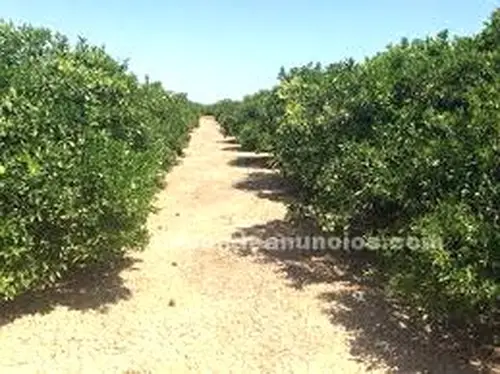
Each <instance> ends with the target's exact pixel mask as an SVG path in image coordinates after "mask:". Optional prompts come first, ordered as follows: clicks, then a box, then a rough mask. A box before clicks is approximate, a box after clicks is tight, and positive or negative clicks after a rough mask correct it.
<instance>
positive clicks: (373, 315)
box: [232, 162, 482, 374]
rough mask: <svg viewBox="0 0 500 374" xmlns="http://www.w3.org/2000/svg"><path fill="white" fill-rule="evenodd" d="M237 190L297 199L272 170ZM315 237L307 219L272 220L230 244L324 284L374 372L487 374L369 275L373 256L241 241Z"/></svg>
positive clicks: (328, 304)
mask: <svg viewBox="0 0 500 374" xmlns="http://www.w3.org/2000/svg"><path fill="white" fill-rule="evenodd" d="M233 164H234V165H236V164H238V162H233ZM234 187H235V188H237V189H240V190H245V191H249V192H251V193H254V194H256V195H257V196H259V197H262V198H266V199H271V200H274V201H288V202H291V201H293V196H294V195H295V193H294V191H293V190H292V189H291V188H290V187H289V185H288V183H286V181H284V180H283V179H282V178H281V177H280V176H279V175H278V174H277V173H274V172H270V171H267V172H264V171H259V172H251V173H249V174H248V176H247V178H246V179H245V180H243V181H240V182H238V183H236V184H235V185H234ZM318 233H319V230H318V229H317V228H316V227H315V226H314V224H313V223H311V222H308V221H306V220H302V221H296V220H295V221H294V223H293V224H292V223H291V222H290V221H289V220H288V219H286V218H285V219H283V220H273V221H269V222H266V223H264V224H260V225H254V226H251V227H241V228H239V229H238V230H236V231H235V232H234V233H233V239H235V241H236V242H240V245H238V244H235V245H234V248H232V250H234V251H235V252H237V253H238V254H240V255H243V256H252V257H253V260H255V261H257V262H261V263H273V264H276V265H278V269H279V270H278V271H279V273H280V275H281V276H282V277H283V278H285V279H286V281H287V282H288V283H289V285H290V287H293V288H295V289H297V290H300V289H302V288H304V287H307V286H308V285H314V284H326V285H327V290H328V291H327V292H323V293H321V294H318V298H320V299H321V300H322V301H323V305H324V313H325V314H326V315H327V316H328V318H329V319H330V321H331V323H332V324H335V325H342V326H343V327H344V328H345V329H347V331H348V332H349V333H352V334H353V339H352V340H351V341H350V353H351V354H352V356H353V357H354V358H355V359H358V360H360V361H363V362H371V363H372V366H373V367H377V366H378V364H380V363H385V364H387V365H389V366H390V367H391V368H393V371H392V372H395V373H439V374H441V373H450V374H451V373H454V374H455V373H479V372H482V371H481V370H479V368H477V367H473V365H471V364H469V362H468V360H467V359H466V358H467V357H468V355H469V352H464V350H463V346H462V345H460V344H456V340H455V339H453V337H452V336H451V335H450V336H446V334H442V333H435V332H429V331H428V330H427V329H426V326H425V325H424V324H423V323H422V322H418V321H414V320H412V319H411V318H410V317H409V313H407V312H405V310H404V308H403V307H402V306H400V305H399V304H398V303H397V302H396V301H394V300H389V299H388V298H387V295H386V294H385V292H384V290H383V284H381V283H380V281H378V280H376V279H374V278H373V277H368V276H366V274H367V273H366V272H367V271H370V269H372V268H373V266H375V264H376V257H375V256H374V254H373V253H371V252H362V251H357V252H344V251H326V250H323V251H304V250H300V249H297V247H296V248H295V249H292V250H285V251H283V250H270V249H269V247H268V248H264V246H263V245H261V246H259V248H253V249H250V248H247V247H246V246H245V245H241V240H242V239H243V243H245V242H246V241H247V240H252V239H256V240H257V242H258V243H263V242H266V241H267V243H269V239H270V238H274V239H276V238H280V237H281V238H283V237H286V238H293V237H296V236H300V237H302V238H304V237H307V236H315V235H318ZM252 242H255V241H253V240H252ZM255 249H257V250H255ZM332 344H333V342H332Z"/></svg>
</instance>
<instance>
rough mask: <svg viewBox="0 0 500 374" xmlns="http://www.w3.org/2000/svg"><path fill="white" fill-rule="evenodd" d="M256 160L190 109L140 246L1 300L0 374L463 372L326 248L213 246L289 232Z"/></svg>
mask: <svg viewBox="0 0 500 374" xmlns="http://www.w3.org/2000/svg"><path fill="white" fill-rule="evenodd" d="M265 161H266V158H265V156H262V155H255V154H252V153H244V152H240V151H239V150H238V146H237V145H236V144H234V142H232V141H231V140H230V139H229V140H228V139H224V137H223V136H222V135H221V134H220V132H219V130H218V127H217V124H216V123H214V122H213V121H212V120H210V119H206V118H205V119H202V120H201V125H200V127H199V128H198V129H197V130H196V131H195V132H194V133H193V136H192V139H191V142H190V145H189V147H188V149H187V150H186V155H185V158H183V159H182V161H181V162H180V164H179V165H178V166H176V167H175V168H174V169H173V170H172V172H171V173H170V174H169V175H168V177H167V181H166V182H167V186H166V188H165V190H164V191H163V192H161V193H160V194H159V196H158V200H157V206H158V208H159V211H158V212H157V213H156V214H154V215H152V216H151V219H150V222H149V225H150V228H151V232H152V239H151V243H150V245H149V247H148V249H147V250H146V251H144V252H142V253H134V254H131V255H130V257H129V258H127V259H125V260H124V261H123V263H121V264H119V266H117V267H116V268H115V269H108V270H107V271H102V272H100V273H97V274H84V275H82V276H80V277H79V278H78V279H74V280H72V281H70V282H68V283H67V284H65V285H61V286H60V287H58V288H56V289H53V290H49V291H45V292H41V293H38V294H34V295H29V296H27V297H24V298H23V299H22V300H18V301H16V302H15V303H13V304H12V305H10V304H9V305H6V306H4V307H3V308H4V310H2V311H0V373H5V374H10V373H47V374H58V373H125V372H130V373H132V372H137V373H142V372H144V373H148V372H150V373H189V372H192V373H246V374H250V373H364V372H381V373H383V372H401V373H417V372H432V373H460V372H466V371H465V369H463V370H462V369H460V368H459V366H458V364H457V361H456V360H451V359H450V358H449V357H448V356H447V355H445V354H444V353H443V352H440V351H439V350H437V349H436V347H435V346H433V345H432V344H430V343H428V342H426V341H425V340H423V339H420V338H419V335H418V334H417V333H415V332H411V329H409V328H406V326H405V325H404V323H403V322H401V320H400V319H399V320H398V319H397V318H395V317H394V316H393V315H392V314H391V313H390V311H389V309H388V308H387V306H386V304H385V302H384V301H383V299H381V298H380V297H378V296H377V294H376V293H375V292H372V291H370V288H369V287H368V288H367V287H366V286H362V285H360V284H359V283H358V282H357V280H356V277H355V273H354V272H349V271H346V270H345V268H344V267H342V266H341V262H336V261H337V260H335V258H331V259H330V260H328V261H326V260H325V257H319V256H317V257H314V256H312V255H308V256H303V255H298V254H294V253H266V252H258V253H253V252H247V253H245V251H238V250H236V249H235V248H234V246H233V245H222V244H224V243H226V244H227V243H228V242H229V241H230V240H233V239H234V238H237V237H238V236H240V237H241V236H244V237H252V238H266V237H269V236H272V235H277V234H286V233H290V230H291V228H290V226H289V225H288V224H287V223H286V222H285V213H286V208H285V200H286V199H287V198H288V197H287V191H286V187H287V186H286V185H284V182H283V181H281V180H280V179H279V177H278V176H277V175H276V174H274V173H273V172H272V171H270V170H268V169H267V168H266V162H265ZM452 362H453V363H454V364H453V365H452Z"/></svg>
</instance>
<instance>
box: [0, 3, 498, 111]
mask: <svg viewBox="0 0 500 374" xmlns="http://www.w3.org/2000/svg"><path fill="white" fill-rule="evenodd" d="M498 6H500V0H344V1H340V0H302V1H295V0H288V1H284V0H233V1H229V0H224V1H223V0H211V1H209V0H206V1H202V0H175V1H174V0H163V1H161V0H141V1H138V0H121V1H120V0H86V1H82V0H38V1H36V0H1V1H0V18H3V19H5V20H12V21H14V22H28V23H31V24H33V25H37V26H46V27H50V28H52V29H55V30H58V31H60V32H62V33H64V34H66V35H67V36H69V37H70V38H71V39H72V40H76V36H77V35H81V36H84V37H85V38H87V39H88V40H89V42H91V43H92V44H98V45H103V44H104V45H105V46H106V49H107V51H108V52H109V53H110V54H111V55H113V56H114V57H115V58H118V59H121V60H122V59H129V60H130V63H129V66H130V69H131V70H132V71H133V72H134V73H136V74H137V75H139V76H141V77H142V76H143V75H144V74H146V73H147V74H149V75H150V77H151V79H153V80H160V81H162V82H163V84H164V86H165V88H167V89H170V90H174V91H180V92H186V93H188V96H189V98H190V99H192V100H195V101H198V102H202V103H211V102H214V101H216V100H219V99H222V98H226V97H229V98H234V99H238V98H241V97H242V96H243V95H244V94H248V93H252V92H254V91H257V90H258V89H261V88H269V87H271V86H272V85H273V84H274V83H275V82H276V77H277V74H278V71H279V68H280V67H281V66H284V67H285V68H288V67H292V66H297V65H302V64H306V63H308V62H310V61H314V62H316V61H319V62H322V63H329V62H334V61H337V60H340V59H343V58H346V57H354V58H355V59H361V58H363V57H365V56H369V55H372V54H374V53H375V52H377V51H379V50H381V49H384V48H385V46H386V45H387V44H389V43H391V42H398V41H399V40H400V38H401V37H403V36H407V37H409V38H414V37H425V36H426V35H429V34H435V33H436V32H439V31H441V30H443V29H445V28H447V29H449V30H450V32H451V33H452V34H459V35H465V34H471V33H475V32H477V31H479V30H480V28H481V27H482V24H483V22H484V21H486V19H487V18H488V17H489V15H490V13H491V12H492V11H493V9H494V8H495V7H498Z"/></svg>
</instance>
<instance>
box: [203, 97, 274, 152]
mask: <svg viewBox="0 0 500 374" xmlns="http://www.w3.org/2000/svg"><path fill="white" fill-rule="evenodd" d="M276 92H277V87H275V88H274V89H273V90H262V91H259V92H257V93H256V94H253V95H249V96H246V97H245V98H244V99H243V100H242V101H241V102H237V101H231V100H223V101H221V102H219V103H217V104H215V106H214V109H213V113H214V114H215V117H216V118H217V120H218V122H219V124H220V125H221V127H222V130H223V133H224V134H225V135H226V136H234V137H236V138H237V139H238V141H239V142H240V143H241V146H242V148H243V149H244V150H248V151H259V152H268V151H270V150H271V149H272V148H273V139H274V134H275V132H276V129H277V127H278V122H279V120H280V118H281V117H282V115H283V113H282V112H283V111H282V108H283V106H282V105H281V100H280V99H279V97H278V96H277V95H276Z"/></svg>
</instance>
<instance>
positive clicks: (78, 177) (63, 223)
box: [0, 23, 200, 298]
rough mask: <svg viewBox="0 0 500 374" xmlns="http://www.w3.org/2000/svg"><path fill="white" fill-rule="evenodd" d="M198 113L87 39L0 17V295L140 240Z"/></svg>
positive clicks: (102, 258)
mask: <svg viewBox="0 0 500 374" xmlns="http://www.w3.org/2000/svg"><path fill="white" fill-rule="evenodd" d="M199 110H200V108H199V107H196V106H193V105H192V104H191V103H189V102H188V100H187V98H186V97H185V96H184V95H180V94H173V93H168V92H166V91H165V90H164V89H163V88H162V87H161V84H159V83H146V84H141V83H140V82H139V81H138V80H137V78H136V77H135V76H133V75H132V74H130V73H129V72H128V71H127V67H126V66H125V65H124V64H120V63H118V62H116V61H115V60H113V59H112V58H111V57H109V55H107V54H106V53H105V51H104V50H103V49H102V48H97V47H93V46H90V45H88V44H87V43H86V42H85V41H84V40H80V41H79V42H78V44H77V45H76V46H75V47H73V48H72V47H71V46H70V45H69V44H68V41H67V39H66V38H65V37H64V36H62V35H59V34H56V35H54V34H52V33H51V32H50V31H48V30H45V29H39V28H33V27H30V26H22V27H15V26H14V25H12V24H6V23H2V24H0V298H12V297H14V296H16V295H17V294H19V293H22V292H24V291H26V290H28V289H31V288H34V287H37V286H40V285H45V284H48V283H52V282H54V281H56V280H57V279H58V278H60V277H61V276H62V275H63V274H64V273H65V272H67V271H69V270H71V269H74V268H77V267H82V266H86V265H88V264H90V263H93V262H100V261H107V260H110V259H113V258H114V257H115V256H117V255H120V254H121V253H123V251H124V250H125V249H127V248H138V249H140V248H142V247H143V246H144V244H145V243H146V240H147V235H146V234H147V233H146V229H145V222H146V218H147V216H148V213H149V212H150V207H151V205H150V203H151V199H152V198H153V194H154V193H155V191H156V190H157V188H158V184H157V181H158V178H159V177H161V173H162V171H165V170H166V169H167V168H168V167H170V166H171V165H172V164H173V162H174V160H175V158H176V156H178V155H179V154H180V153H181V150H182V147H183V145H185V144H186V141H187V139H188V134H189V130H190V128H191V127H192V126H193V124H194V123H195V120H196V117H197V113H198V111H199Z"/></svg>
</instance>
